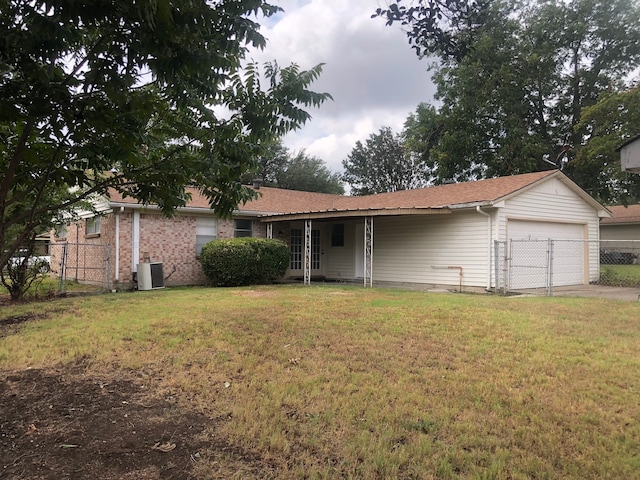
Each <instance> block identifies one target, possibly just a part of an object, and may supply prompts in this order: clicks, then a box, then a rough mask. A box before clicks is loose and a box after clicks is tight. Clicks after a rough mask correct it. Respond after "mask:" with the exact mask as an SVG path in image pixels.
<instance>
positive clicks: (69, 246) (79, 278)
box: [49, 243, 111, 293]
mask: <svg viewBox="0 0 640 480" xmlns="http://www.w3.org/2000/svg"><path fill="white" fill-rule="evenodd" d="M110 252H111V249H110V247H109V245H99V244H87V243H52V244H51V245H50V246H49V255H50V258H51V271H52V273H53V274H54V275H56V277H57V278H58V279H59V288H58V291H59V293H64V292H66V290H67V285H68V282H77V283H82V284H84V285H87V286H95V288H96V289H97V290H103V291H106V290H108V289H109V286H110V280H109V272H110Z"/></svg>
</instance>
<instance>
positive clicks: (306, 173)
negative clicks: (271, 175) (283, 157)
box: [276, 150, 344, 195]
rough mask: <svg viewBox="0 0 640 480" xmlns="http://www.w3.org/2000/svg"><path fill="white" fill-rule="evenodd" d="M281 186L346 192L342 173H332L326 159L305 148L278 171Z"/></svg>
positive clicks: (292, 188)
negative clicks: (310, 154)
mask: <svg viewBox="0 0 640 480" xmlns="http://www.w3.org/2000/svg"><path fill="white" fill-rule="evenodd" d="M276 179H277V181H276V184H277V186H278V187H279V188H285V189H288V190H302V191H306V192H320V193H335V194H338V195H342V194H344V187H343V186H342V181H341V178H340V175H339V174H337V173H332V172H331V171H330V170H329V169H328V168H327V167H326V165H325V163H324V161H323V160H321V159H320V158H317V157H312V156H309V155H308V154H307V153H306V152H305V151H304V150H301V151H300V152H298V153H297V154H296V155H295V156H293V157H290V158H289V160H288V162H287V163H286V164H285V168H283V169H281V170H280V171H279V172H277V173H276Z"/></svg>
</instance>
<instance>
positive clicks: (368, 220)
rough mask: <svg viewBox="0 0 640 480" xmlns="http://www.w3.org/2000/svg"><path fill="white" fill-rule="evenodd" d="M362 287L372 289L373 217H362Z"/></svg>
mask: <svg viewBox="0 0 640 480" xmlns="http://www.w3.org/2000/svg"><path fill="white" fill-rule="evenodd" d="M364 286H365V287H367V286H369V287H373V217H364Z"/></svg>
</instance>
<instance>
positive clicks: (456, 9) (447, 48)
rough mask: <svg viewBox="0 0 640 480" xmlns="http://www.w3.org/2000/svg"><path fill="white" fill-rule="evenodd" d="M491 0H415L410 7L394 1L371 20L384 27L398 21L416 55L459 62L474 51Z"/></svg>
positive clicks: (400, 0) (378, 10) (402, 1)
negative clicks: (380, 21)
mask: <svg viewBox="0 0 640 480" xmlns="http://www.w3.org/2000/svg"><path fill="white" fill-rule="evenodd" d="M491 2H492V0H474V1H468V0H418V1H417V2H411V6H409V7H406V6H405V5H403V3H404V0H395V3H390V4H389V6H388V8H385V9H383V8H378V9H377V10H376V13H375V14H374V15H373V16H374V17H383V18H386V20H387V25H392V24H394V23H396V22H399V23H400V24H401V25H402V27H403V28H405V29H406V33H407V38H408V40H409V44H410V45H411V46H412V48H413V49H414V50H415V51H416V53H417V54H418V55H421V56H422V55H428V54H434V53H435V54H439V55H442V56H444V57H447V58H453V59H455V60H461V59H462V58H464V56H465V55H467V53H469V51H470V49H471V48H473V43H474V39H475V36H476V32H477V30H478V29H479V28H480V27H481V26H482V25H483V23H484V17H485V12H486V10H487V9H488V7H489V5H490V4H491Z"/></svg>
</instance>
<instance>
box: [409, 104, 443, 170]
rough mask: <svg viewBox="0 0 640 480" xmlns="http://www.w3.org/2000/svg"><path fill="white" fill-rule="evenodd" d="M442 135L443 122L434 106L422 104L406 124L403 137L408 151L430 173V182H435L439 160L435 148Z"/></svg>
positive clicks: (410, 115)
mask: <svg viewBox="0 0 640 480" xmlns="http://www.w3.org/2000/svg"><path fill="white" fill-rule="evenodd" d="M441 135H442V121H441V118H440V115H439V113H438V111H437V110H436V108H435V107H434V106H433V105H429V104H427V103H420V104H419V105H418V107H417V108H416V111H415V113H411V114H409V117H407V120H406V121H405V123H404V129H403V131H402V137H403V139H404V144H405V148H406V150H407V151H408V152H409V154H410V155H413V156H414V158H415V159H416V162H418V163H419V164H420V165H423V168H424V169H425V170H424V171H425V172H426V171H428V172H429V173H430V175H429V178H428V181H429V182H431V181H432V180H435V179H434V178H432V177H434V176H435V174H436V173H437V170H438V163H439V162H438V158H437V156H436V151H435V148H436V147H437V146H438V143H439V141H440V137H441Z"/></svg>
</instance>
